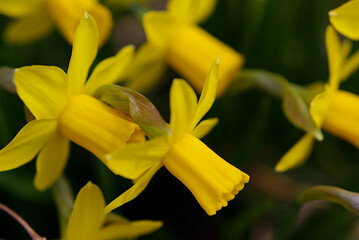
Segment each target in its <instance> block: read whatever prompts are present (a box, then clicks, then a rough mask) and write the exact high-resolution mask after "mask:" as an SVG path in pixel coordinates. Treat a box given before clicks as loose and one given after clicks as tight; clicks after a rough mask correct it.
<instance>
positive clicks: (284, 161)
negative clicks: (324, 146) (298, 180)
mask: <svg viewBox="0 0 359 240" xmlns="http://www.w3.org/2000/svg"><path fill="white" fill-rule="evenodd" d="M313 143H314V138H313V136H312V135H311V134H310V133H307V134H305V135H304V137H302V138H301V139H300V140H299V141H298V142H297V143H296V144H295V145H294V146H293V147H292V148H291V149H290V150H289V151H288V152H287V153H286V154H284V156H283V157H282V158H281V159H280V160H279V162H278V163H277V165H276V166H275V170H276V171H277V172H285V171H287V170H289V169H292V168H295V167H299V166H300V165H302V164H303V163H305V161H307V159H308V157H309V155H310V153H311V151H312V148H313Z"/></svg>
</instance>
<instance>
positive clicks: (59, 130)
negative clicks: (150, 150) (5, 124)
mask: <svg viewBox="0 0 359 240" xmlns="http://www.w3.org/2000/svg"><path fill="white" fill-rule="evenodd" d="M98 40H99V36H98V30H97V26H96V23H95V20H94V19H93V18H92V17H91V15H89V14H84V16H83V18H82V19H81V21H80V23H79V26H78V28H77V30H76V34H75V38H74V45H73V51H72V55H71V60H70V64H69V68H68V73H67V74H66V73H65V72H64V71H62V69H60V68H57V67H53V66H27V67H21V68H18V69H16V70H15V73H14V83H15V85H16V91H17V93H18V95H19V97H20V98H21V100H22V101H23V102H24V104H25V105H26V107H27V108H28V109H29V111H30V112H31V114H32V115H33V116H34V119H33V120H32V121H30V122H29V123H28V124H27V125H25V126H24V127H23V129H22V130H21V131H20V132H19V133H18V134H17V135H16V136H15V138H14V139H13V140H12V141H11V142H10V143H9V144H8V145H7V146H6V147H4V148H3V149H1V150H0V171H6V170H10V169H13V168H17V167H19V166H21V165H23V164H25V163H27V162H29V161H30V160H32V159H33V158H34V157H35V156H36V155H37V161H36V169H37V172H36V176H35V182H34V183H35V186H36V187H37V188H38V189H40V190H43V189H46V188H48V187H50V186H51V185H52V184H53V183H54V182H55V181H56V179H57V178H58V177H59V176H60V175H61V173H62V171H63V169H64V168H65V165H66V162H67V158H68V155H69V146H70V145H69V140H71V141H74V142H75V143H77V144H79V145H80V146H82V147H84V148H86V149H88V150H89V151H90V152H92V153H93V154H95V155H96V156H97V157H99V158H100V159H101V160H103V161H104V159H103V155H104V154H106V153H108V152H111V151H112V150H114V149H115V148H117V147H119V146H123V145H125V144H126V143H129V142H143V141H144V140H145V137H144V133H143V131H142V130H141V129H140V127H139V126H138V125H137V124H135V123H134V122H133V120H132V119H130V118H129V117H127V116H126V115H124V114H123V113H121V112H119V111H118V110H116V109H113V108H111V107H110V106H108V105H106V104H104V103H102V102H100V101H99V100H97V99H95V98H94V97H92V94H93V93H94V92H95V91H96V90H97V89H98V88H99V87H101V86H103V85H106V84H110V83H114V82H115V81H117V80H118V79H119V77H120V76H121V75H122V74H123V72H124V71H125V69H126V68H127V66H128V65H129V63H130V62H131V60H132V58H133V52H134V48H133V47H132V46H128V47H125V48H123V49H122V50H121V51H119V53H118V54H117V55H116V56H114V57H111V58H108V59H105V60H104V61H102V62H100V63H99V64H98V65H97V66H96V67H95V68H94V70H93V72H92V74H91V76H90V77H89V79H88V81H86V80H87V75H88V70H89V68H90V66H91V65H92V63H93V60H94V59H95V57H96V54H97V49H98Z"/></svg>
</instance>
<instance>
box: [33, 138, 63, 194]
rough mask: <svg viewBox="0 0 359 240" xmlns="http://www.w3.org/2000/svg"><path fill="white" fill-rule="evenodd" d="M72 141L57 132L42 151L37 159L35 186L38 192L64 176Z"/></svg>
mask: <svg viewBox="0 0 359 240" xmlns="http://www.w3.org/2000/svg"><path fill="white" fill-rule="evenodd" d="M69 150H70V141H69V140H68V139H67V138H65V137H64V136H63V135H62V134H60V133H59V132H57V133H56V134H55V135H54V136H53V137H52V138H51V139H50V140H49V141H48V142H47V143H46V144H45V146H44V147H43V148H42V149H41V151H40V153H39V155H38V156H37V159H36V175H35V179H34V185H35V187H36V188H37V189H38V190H45V189H47V188H48V187H50V186H51V185H52V184H53V183H54V182H55V181H56V180H57V179H58V177H59V176H60V175H61V174H62V172H63V170H64V168H65V166H66V163H67V159H68V156H69Z"/></svg>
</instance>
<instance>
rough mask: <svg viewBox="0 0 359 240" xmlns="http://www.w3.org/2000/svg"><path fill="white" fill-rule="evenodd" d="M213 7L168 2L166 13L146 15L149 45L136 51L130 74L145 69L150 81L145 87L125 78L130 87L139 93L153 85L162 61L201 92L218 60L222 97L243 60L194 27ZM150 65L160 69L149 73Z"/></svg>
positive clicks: (212, 0)
mask: <svg viewBox="0 0 359 240" xmlns="http://www.w3.org/2000/svg"><path fill="white" fill-rule="evenodd" d="M215 5H216V0H170V1H168V4H167V11H158V12H156V11H152V12H149V13H147V14H146V15H145V16H144V18H143V26H144V29H145V32H146V36H147V39H148V42H147V43H145V44H144V45H143V46H142V47H141V48H140V49H139V53H138V54H141V57H138V58H137V59H135V62H134V65H132V66H133V70H132V71H130V72H133V73H137V72H143V71H144V70H146V69H148V70H147V71H148V72H149V74H148V78H147V79H149V78H150V79H151V81H146V82H145V83H144V84H145V85H144V84H141V82H142V78H140V76H138V77H137V78H136V77H135V76H128V78H129V79H131V82H130V85H129V87H135V89H136V90H138V91H141V90H147V89H148V88H149V87H150V86H151V84H152V86H153V84H154V80H155V79H156V78H158V75H159V74H160V73H161V71H162V70H163V67H162V66H163V64H164V62H167V63H168V64H169V65H170V66H171V67H172V68H173V69H175V70H176V71H178V72H179V73H180V74H181V75H182V76H183V77H184V78H185V79H187V80H188V81H189V82H190V83H191V85H192V86H193V87H194V88H195V89H196V90H197V91H198V92H201V90H202V88H203V85H204V79H206V74H207V71H208V69H209V68H210V67H211V65H212V62H213V61H214V60H215V59H217V58H220V59H221V69H220V71H219V86H218V91H217V94H218V95H220V94H222V92H223V91H224V90H225V89H226V87H227V86H228V85H229V84H230V83H231V81H232V80H233V79H234V77H235V76H236V74H238V72H239V71H240V68H241V67H242V64H243V61H244V59H243V57H242V55H241V54H239V53H238V52H236V51H235V50H234V49H232V48H230V47H229V46H227V45H226V44H224V43H223V42H221V41H219V40H218V39H216V38H215V37H213V36H212V35H210V34H209V33H208V32H206V31H205V30H203V29H201V28H200V27H198V26H197V25H196V24H197V23H200V22H202V21H204V20H205V19H206V18H207V17H208V16H209V15H210V14H211V12H212V11H213V9H214V7H215ZM142 52H144V53H147V54H144V53H143V54H142ZM151 62H156V63H157V66H161V67H158V68H159V69H157V70H156V71H154V70H153V69H152V67H151V70H150V68H148V67H147V66H152V65H155V64H152V65H151V64H150V63H151ZM134 75H135V74H134ZM136 82H139V83H137V84H136ZM135 84H136V85H135Z"/></svg>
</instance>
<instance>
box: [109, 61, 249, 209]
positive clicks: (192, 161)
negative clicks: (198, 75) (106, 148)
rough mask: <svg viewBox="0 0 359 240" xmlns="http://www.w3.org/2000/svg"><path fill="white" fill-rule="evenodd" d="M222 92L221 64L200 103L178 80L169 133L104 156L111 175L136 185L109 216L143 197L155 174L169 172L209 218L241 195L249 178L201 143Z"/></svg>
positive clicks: (173, 91)
mask: <svg viewBox="0 0 359 240" xmlns="http://www.w3.org/2000/svg"><path fill="white" fill-rule="evenodd" d="M217 86H218V61H217V62H215V63H214V64H213V65H212V67H211V69H210V71H209V73H208V75H207V78H206V81H205V83H204V87H203V91H202V94H201V97H200V99H199V101H198V102H197V96H196V93H195V92H194V90H193V89H192V88H191V87H190V85H189V84H188V83H187V82H186V81H184V80H182V79H175V80H174V81H173V84H172V87H171V90H170V107H171V121H170V124H169V126H168V127H169V129H168V131H164V134H161V135H159V136H156V137H154V138H152V139H150V140H149V141H146V142H144V143H137V144H129V145H127V146H124V147H122V148H119V149H116V150H115V151H113V152H112V153H110V154H108V155H106V156H105V159H106V160H107V163H106V164H107V165H108V166H109V167H110V168H111V169H112V171H113V172H115V173H117V174H119V175H121V176H123V177H126V178H130V179H133V180H135V184H134V185H133V186H132V187H131V188H130V189H128V190H127V191H126V192H124V193H123V194H122V195H120V196H119V197H117V198H116V199H115V200H113V201H112V202H111V203H110V204H109V205H107V206H106V208H105V212H106V213H108V212H110V211H112V210H113V209H115V208H117V207H119V206H121V205H123V204H124V203H126V202H128V201H131V200H132V199H134V198H135V197H136V196H137V195H138V194H140V193H141V192H142V191H143V190H144V189H145V187H146V186H147V184H148V182H149V181H150V180H151V178H152V176H153V175H154V174H155V173H156V171H157V170H158V169H159V168H161V167H162V166H165V167H166V168H167V169H168V170H169V171H170V172H171V173H172V174H173V175H174V176H175V177H176V178H178V179H179V180H180V181H181V182H182V183H183V184H184V185H185V186H186V187H187V188H188V189H189V190H190V191H191V192H192V194H193V195H194V197H195V198H196V199H197V201H198V203H199V204H200V205H201V207H202V208H203V209H204V210H205V211H206V213H207V214H208V215H214V214H216V212H217V211H218V210H220V209H221V208H222V207H225V206H227V204H228V201H229V200H232V199H233V198H234V197H235V195H236V194H237V193H238V192H239V191H240V190H242V189H243V187H244V184H245V183H247V182H248V181H249V176H248V175H247V174H245V173H244V172H242V171H241V170H239V169H237V168H236V167H234V166H232V165H231V164H229V163H228V162H226V161H225V160H224V159H222V158H221V157H220V156H218V155H217V154H216V153H215V152H213V151H212V150H211V149H210V148H208V147H207V146H206V145H205V144H204V143H203V142H201V140H199V138H201V137H203V136H204V135H206V134H207V133H208V132H209V131H210V130H211V129H212V128H213V127H214V125H215V124H216V123H217V122H218V119H216V118H213V119H207V120H204V121H202V122H200V120H201V119H202V117H203V116H204V115H205V114H206V113H207V111H208V110H209V109H210V108H211V106H212V104H213V102H214V100H215V96H216V89H217Z"/></svg>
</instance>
